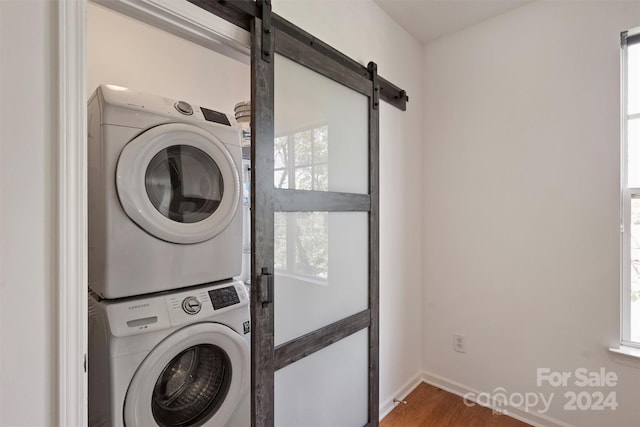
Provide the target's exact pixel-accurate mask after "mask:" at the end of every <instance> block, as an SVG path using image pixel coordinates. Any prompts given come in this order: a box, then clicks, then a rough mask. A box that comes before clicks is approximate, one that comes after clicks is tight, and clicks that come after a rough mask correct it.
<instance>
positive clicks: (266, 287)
mask: <svg viewBox="0 0 640 427" xmlns="http://www.w3.org/2000/svg"><path fill="white" fill-rule="evenodd" d="M258 282H259V286H258V289H259V290H260V295H259V296H260V302H261V303H262V306H263V307H266V306H267V305H269V304H271V303H272V302H273V274H271V273H270V272H269V268H268V267H262V274H260V276H259V278H258Z"/></svg>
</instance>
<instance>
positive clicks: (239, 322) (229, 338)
mask: <svg viewBox="0 0 640 427" xmlns="http://www.w3.org/2000/svg"><path fill="white" fill-rule="evenodd" d="M248 304H249V298H248V296H247V292H246V289H245V287H244V285H243V284H242V282H240V281H229V282H226V283H222V284H218V285H215V286H212V285H205V286H199V287H193V288H189V289H186V290H180V291H175V292H168V293H164V294H157V295H155V296H151V297H140V298H127V299H124V300H119V301H110V300H102V301H99V300H97V299H96V298H95V294H93V293H92V296H91V297H90V298H89V360H88V363H89V425H90V426H91V427H95V426H110V427H122V426H126V427H155V426H158V427H174V426H181V427H196V426H205V427H223V426H229V427H248V426H249V425H250V400H249V399H250V398H249V383H250V358H251V353H250V350H249V348H250V347H249V340H250V339H249V336H250V331H249V329H250V323H249V305H248Z"/></svg>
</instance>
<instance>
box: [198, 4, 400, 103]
mask: <svg viewBox="0 0 640 427" xmlns="http://www.w3.org/2000/svg"><path fill="white" fill-rule="evenodd" d="M187 1H188V2H190V3H193V4H195V5H196V6H198V7H201V8H202V9H205V10H207V11H209V12H211V13H213V14H215V15H218V16H220V17H221V18H223V19H226V20H227V21H229V22H231V23H233V24H235V25H237V26H238V27H240V28H243V29H245V30H248V31H249V30H250V29H251V26H250V23H251V19H253V18H254V17H257V18H260V19H264V17H263V16H262V13H264V10H261V7H260V4H259V3H258V2H256V1H253V0H233V1H224V0H187ZM270 1H271V0H269V2H270ZM270 10H271V7H269V11H270ZM270 19H271V35H273V34H275V33H276V32H282V33H286V34H288V35H289V36H291V37H293V38H295V39H297V40H299V41H300V42H302V43H303V44H306V45H307V46H309V47H311V48H312V49H314V50H315V51H317V52H319V53H320V54H322V55H323V56H325V57H326V58H328V59H330V60H332V61H334V62H335V63H337V64H341V65H342V66H343V67H345V68H347V69H349V70H351V71H353V72H354V73H355V74H357V75H359V76H362V77H365V78H366V79H370V78H371V75H370V73H369V71H368V70H367V68H365V67H363V66H362V64H360V63H359V62H357V61H355V60H353V59H352V58H349V57H348V56H346V55H345V54H343V53H342V52H340V51H338V50H336V49H334V48H333V47H331V46H330V45H328V44H327V43H324V42H323V41H322V40H319V39H317V38H315V37H313V36H312V35H311V34H309V33H307V32H305V31H303V30H302V29H301V28H299V27H298V26H296V25H294V24H292V23H291V22H289V21H287V20H286V19H284V18H282V17H281V16H279V15H278V14H277V13H270ZM276 30H277V31H276ZM264 36H265V34H264V30H263V37H264ZM263 37H261V41H264V40H262V39H263ZM269 38H270V37H269ZM270 42H271V43H272V44H271V49H270V50H265V49H263V50H262V59H263V60H265V61H269V60H267V59H266V58H265V55H264V52H265V51H268V52H270V55H269V56H270V57H273V47H274V46H273V42H272V41H271V40H270ZM266 43H269V42H266ZM265 47H266V45H265ZM275 48H276V49H280V48H279V46H275ZM378 84H379V85H380V99H381V100H383V101H385V102H387V103H389V104H391V105H393V106H394V107H396V108H399V109H400V110H402V111H406V109H407V102H408V101H409V97H408V96H406V92H405V94H401V91H402V89H400V88H399V87H398V86H396V85H394V84H392V83H391V82H389V81H388V80H386V79H384V78H382V77H380V76H378Z"/></svg>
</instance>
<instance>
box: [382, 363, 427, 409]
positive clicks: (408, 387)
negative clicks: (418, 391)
mask: <svg viewBox="0 0 640 427" xmlns="http://www.w3.org/2000/svg"><path fill="white" fill-rule="evenodd" d="M423 376H424V374H422V373H418V374H416V375H415V376H414V377H413V378H411V379H410V380H409V381H408V382H407V383H406V384H405V385H404V386H403V387H400V388H399V389H398V390H396V392H395V393H393V394H392V395H391V397H388V398H387V399H386V400H385V401H384V402H382V404H381V405H380V412H379V414H380V420H382V419H383V418H384V417H386V416H387V415H389V412H391V411H392V410H393V408H395V407H396V405H397V403H396V402H394V401H393V399H400V400H404V399H405V398H406V397H407V396H408V395H409V394H410V393H411V392H412V391H413V390H415V388H416V387H418V386H419V385H420V384H421V383H422V381H423Z"/></svg>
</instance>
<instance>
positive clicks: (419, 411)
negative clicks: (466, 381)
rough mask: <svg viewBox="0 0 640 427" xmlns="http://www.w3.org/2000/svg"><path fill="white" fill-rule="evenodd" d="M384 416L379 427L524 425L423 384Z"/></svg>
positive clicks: (507, 426) (512, 426) (510, 426)
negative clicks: (469, 404)
mask: <svg viewBox="0 0 640 427" xmlns="http://www.w3.org/2000/svg"><path fill="white" fill-rule="evenodd" d="M405 400H406V402H407V404H406V405H403V404H402V403H400V404H399V405H398V406H396V407H395V408H394V410H393V411H391V412H390V413H389V415H387V416H386V417H385V418H384V419H383V420H382V422H381V423H380V427H418V426H420V427H432V426H433V427H439V426H443V427H445V426H446V427H454V426H460V427H472V426H473V427H484V426H490V427H524V426H528V425H529V424H525V423H523V422H522V421H518V420H516V419H513V418H511V417H508V416H506V415H497V414H494V413H493V411H492V410H491V409H489V408H483V407H482V406H478V405H475V406H472V407H468V406H467V405H465V404H464V401H463V400H462V398H461V397H459V396H456V395H455V394H451V393H449V392H446V391H444V390H440V389H439V388H436V387H434V386H432V385H429V384H426V383H422V384H420V385H419V386H418V387H417V388H416V389H415V390H414V391H412V392H411V394H410V395H409V396H407V398H406V399H405Z"/></svg>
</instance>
